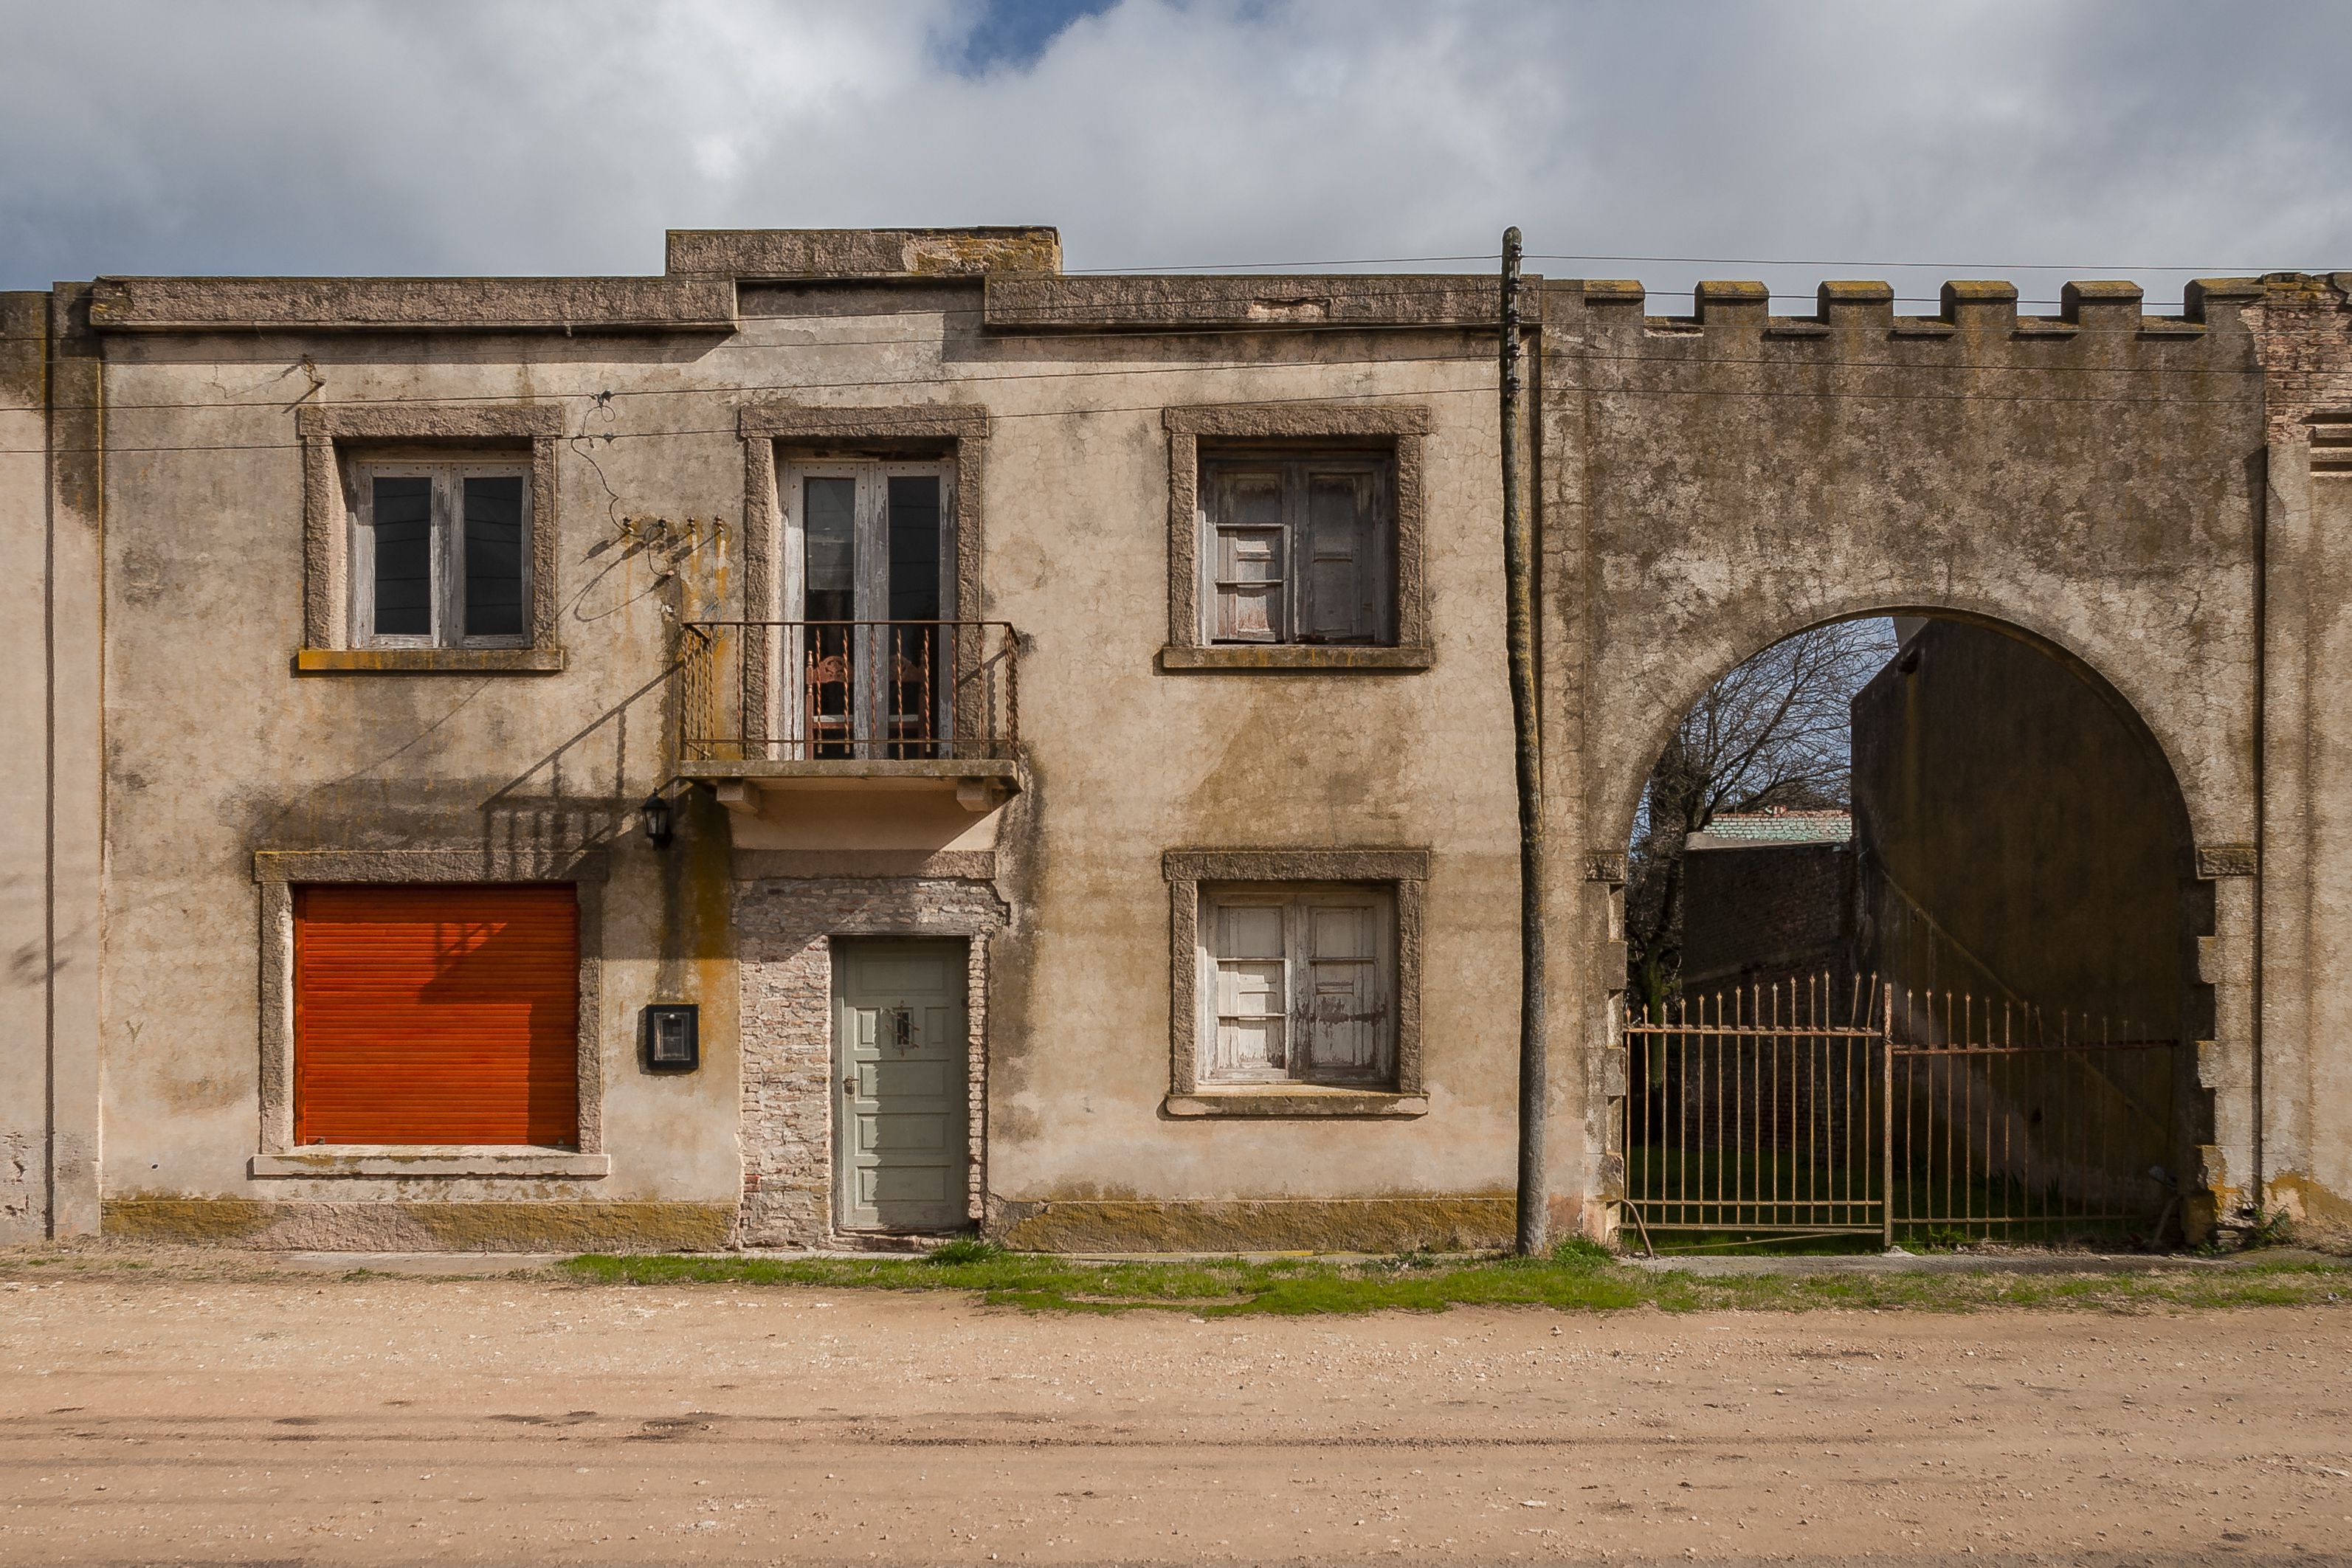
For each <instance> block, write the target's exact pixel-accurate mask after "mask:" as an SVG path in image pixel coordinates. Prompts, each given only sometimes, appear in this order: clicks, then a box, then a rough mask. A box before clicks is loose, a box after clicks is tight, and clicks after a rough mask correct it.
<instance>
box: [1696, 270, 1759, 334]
mask: <svg viewBox="0 0 2352 1568" xmlns="http://www.w3.org/2000/svg"><path fill="white" fill-rule="evenodd" d="M1771 308H1772V291H1771V290H1770V289H1769V288H1768V287H1765V286H1764V285H1763V284H1760V283H1751V282H1748V281H1746V280H1744V279H1720V278H1718V279H1713V280H1709V281H1706V282H1702V283H1700V284H1699V285H1698V286H1697V287H1694V288H1693V289H1692V290H1691V314H1692V315H1693V316H1695V317H1696V318H1697V319H1699V320H1701V321H1714V322H1718V323H1730V324H1732V325H1736V326H1741V327H1761V326H1762V325H1763V324H1764V318H1765V316H1766V314H1767V313H1768V312H1769V310H1770V309H1771Z"/></svg>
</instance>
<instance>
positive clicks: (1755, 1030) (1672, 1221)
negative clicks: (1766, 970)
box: [1618, 975, 2178, 1246]
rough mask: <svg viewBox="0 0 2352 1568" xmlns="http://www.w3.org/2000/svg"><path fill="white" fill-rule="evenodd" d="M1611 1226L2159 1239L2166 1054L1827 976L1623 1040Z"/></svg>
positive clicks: (2169, 1086)
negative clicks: (1617, 1176)
mask: <svg viewBox="0 0 2352 1568" xmlns="http://www.w3.org/2000/svg"><path fill="white" fill-rule="evenodd" d="M1625 1041H1626V1047H1627V1066H1628V1079H1627V1084H1626V1093H1625V1096H1624V1099H1623V1101H1622V1117H1621V1120H1620V1124H1619V1128H1618V1132H1619V1135H1620V1143H1619V1148H1620V1149H1621V1151H1622V1155H1623V1160H1624V1177H1623V1179H1624V1191H1623V1197H1622V1205H1623V1208H1624V1211H1625V1213H1624V1217H1625V1218H1626V1219H1627V1220H1629V1221H1630V1222H1631V1223H1632V1224H1633V1227H1634V1228H1635V1229H1636V1230H1637V1231H1638V1232H1640V1233H1642V1234H1643V1235H1644V1236H1646V1235H1647V1234H1648V1233H1650V1232H1653V1231H1667V1232H1675V1233H1684V1234H1688V1233H1692V1232H1707V1233H1723V1234H1725V1235H1727V1236H1730V1237H1734V1238H1738V1237H1744V1236H1747V1235H1751V1234H1752V1235H1756V1236H1759V1237H1766V1236H1780V1237H1785V1236H1791V1235H1816V1236H1835V1235H1849V1234H1850V1235H1869V1234H1872V1233H1875V1234H1876V1235H1878V1236H1879V1238H1880V1239H1882V1241H1883V1242H1884V1243H1885V1245H1887V1246H1894V1245H1895V1244H1896V1242H1897V1241H1912V1242H1931V1243H1932V1242H1939V1241H1948V1240H1958V1239H1981V1238H1990V1237H2003V1238H2010V1239H2020V1240H2036V1241H2050V1242H2057V1241H2075V1240H2094V1239H2105V1240H2115V1239H2155V1238H2156V1237H2157V1236H2158V1234H2159V1233H2160V1232H2162V1230H2163V1229H2164V1228H2165V1226H2166V1225H2167V1224H2168V1222H2169V1221H2170V1219H2171V1218H2172V1215H2173V1213H2174V1205H2175V1203H2176V1201H2177V1193H2176V1188H2175V1185H2174V1178H2173V1177H2172V1176H2170V1175H2169V1174H2168V1171H2167V1169H2166V1167H2167V1166H2169V1165H2171V1164H2172V1162H2173V1160H2174V1158H2175V1155H2174V1149H2175V1147H2176V1145H2177V1142H2178V1140H2177V1134H2176V1126H2175V1117H2174V1101H2175V1080H2174V1073H2175V1071H2176V1069H2177V1065H2178V1064H2177V1062H2176V1055H2177V1046H2178V1042H2177V1041H2175V1040H2167V1039H2158V1038H2152V1037H2149V1036H2147V1034H2145V1033H2144V1032H2143V1031H2137V1030H2132V1029H2130V1028H2128V1027H2116V1026H2113V1025H2111V1024H2110V1023H2109V1022H2108V1021H2107V1020H2105V1019H2084V1018H2082V1017H2081V1016H2080V1015H2075V1014H2072V1013H2065V1012H2062V1013H2059V1014H2056V1015H2055V1016H2054V1017H2053V1016H2052V1015H2047V1014H2044V1013H2043V1012H2042V1011H2041V1010H2039V1009H2032V1008H2028V1007H2022V1006H2020V1005H2018V1004H2015V1003H2010V1002H2001V1003H1993V1004H1987V1003H1985V1002H1984V1001H1983V1000H1982V999H1981V998H1971V997H1968V996H1965V995H1961V994H1958V993H1948V992H1937V993H1933V994H1927V995H1920V994H1914V993H1910V992H1900V991H1897V990H1896V989H1895V988H1894V987H1892V986H1887V985H1882V984H1880V983H1879V982H1877V981H1876V980H1875V979H1863V978H1854V979H1851V980H1848V981H1846V982H1844V983H1843V984H1840V983H1839V982H1837V981H1835V980H1834V979H1833V978H1832V977H1830V976H1827V975H1821V976H1815V977H1810V978H1804V979H1791V980H1785V981H1782V982H1780V983H1778V984H1774V985H1762V984H1759V985H1754V986H1749V987H1746V988H1741V989H1738V990H1735V991H1729V992H1725V993H1720V994H1718V995H1716V996H1713V997H1701V998H1685V999H1683V1000H1681V1001H1678V1002H1677V1003H1675V1006H1674V1009H1673V1010H1672V1012H1671V1014H1670V1016H1669V1017H1667V1018H1665V1019H1661V1020H1657V1021H1638V1022H1634V1023H1631V1024H1629V1025H1628V1026H1627V1027H1626V1029H1625Z"/></svg>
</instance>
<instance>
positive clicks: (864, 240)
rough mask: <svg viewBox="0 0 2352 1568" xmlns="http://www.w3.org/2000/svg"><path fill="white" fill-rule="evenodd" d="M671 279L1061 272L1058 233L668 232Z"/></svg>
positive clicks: (1037, 229)
mask: <svg viewBox="0 0 2352 1568" xmlns="http://www.w3.org/2000/svg"><path fill="white" fill-rule="evenodd" d="M666 270H667V273H668V275H669V276H670V277H691V278H732V279H737V280H750V281H759V282H791V281H797V280H811V279H844V280H846V279H866V280H872V279H889V278H919V277H981V276H982V275H984V274H987V273H992V272H1038V273H1051V274H1058V273H1059V272H1060V271H1061V270H1062V235H1061V231H1060V230H1058V229H1055V228H1051V227H1045V226H1037V225H1024V226H1008V227H983V228H954V229H671V230H669V231H668V235H667V267H666Z"/></svg>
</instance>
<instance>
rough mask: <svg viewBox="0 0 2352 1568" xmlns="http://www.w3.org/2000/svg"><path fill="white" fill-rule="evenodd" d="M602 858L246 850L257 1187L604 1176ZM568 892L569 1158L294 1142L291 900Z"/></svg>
mask: <svg viewBox="0 0 2352 1568" xmlns="http://www.w3.org/2000/svg"><path fill="white" fill-rule="evenodd" d="M610 875H611V859H610V857H609V856H608V855H607V853H606V852H604V851H603V850H580V851H574V852H569V853H566V852H549V851H537V850H506V849H467V850H257V851H256V852H254V856H253V879H254V881H255V882H257V883H259V884H260V887H261V932H260V937H261V990H260V1000H261V1030H260V1101H261V1122H260V1130H259V1135H260V1147H259V1150H258V1152H257V1153H256V1154H255V1155H254V1156H253V1159H252V1161H251V1163H250V1165H249V1166H248V1167H247V1168H248V1171H249V1174H251V1175H252V1176H257V1177H280V1176H298V1177H301V1176H307V1177H328V1176H343V1177H359V1178H362V1179H373V1178H382V1177H396V1178H410V1177H428V1176H443V1177H467V1176H488V1177H500V1176H511V1177H530V1178H541V1179H544V1178H549V1177H557V1178H571V1179H594V1178H597V1177H602V1176H609V1175H611V1174H612V1168H613V1162H612V1159H611V1157H610V1156H609V1155H606V1154H605V1152H604V1028H603V1021H604V1020H603V1012H602V997H603V990H604V983H603V982H604V883H605V882H606V880H607V879H608V878H609V876H610ZM549 882H560V883H571V884H572V890H573V895H574V897H575V898H577V900H578V901H579V910H580V982H579V1020H578V1030H579V1057H578V1065H577V1068H576V1073H577V1079H578V1085H579V1101H580V1134H579V1147H578V1148H577V1149H576V1150H572V1149H553V1148H533V1147H516V1146H514V1145H503V1144H500V1145H438V1144H436V1145H382V1146H381V1147H379V1146H376V1145H365V1146H351V1147H341V1148H338V1147H326V1148H320V1147H315V1146H314V1147H302V1146H299V1145H296V1144H295V1142H294V889H295V888H296V887H297V886H301V885H315V884H320V883H365V884H371V885H377V886H382V885H406V886H429V885H432V884H435V883H446V884H450V885H479V884H481V883H549Z"/></svg>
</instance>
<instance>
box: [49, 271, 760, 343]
mask: <svg viewBox="0 0 2352 1568" xmlns="http://www.w3.org/2000/svg"><path fill="white" fill-rule="evenodd" d="M89 323H90V325H91V327H93V328H94V329H98V330H100V331H112V332H230V331H235V332H264V331H288V332H416V331H441V332H562V333H566V334H569V333H573V332H628V333H636V332H706V331H715V332H731V331H733V330H734V329H735V287H734V285H733V284H732V283H730V282H726V281H724V280H717V279H714V280H696V279H687V278H672V277H101V278H100V279H98V280H97V281H96V282H94V283H93V284H91V285H90V296H89Z"/></svg>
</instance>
